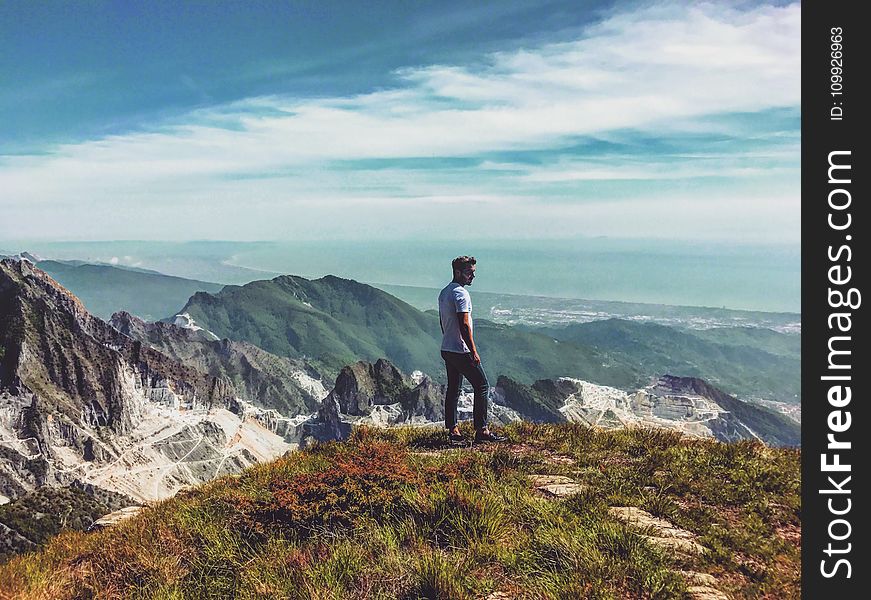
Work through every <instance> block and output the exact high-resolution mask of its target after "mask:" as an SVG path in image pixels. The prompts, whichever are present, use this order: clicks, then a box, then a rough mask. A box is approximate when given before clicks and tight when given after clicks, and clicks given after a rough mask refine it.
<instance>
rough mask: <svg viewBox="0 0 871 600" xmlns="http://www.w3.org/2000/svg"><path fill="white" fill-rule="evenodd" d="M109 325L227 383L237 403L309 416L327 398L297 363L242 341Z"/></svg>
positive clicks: (125, 321) (166, 328)
mask: <svg viewBox="0 0 871 600" xmlns="http://www.w3.org/2000/svg"><path fill="white" fill-rule="evenodd" d="M110 323H111V325H112V326H113V327H114V328H115V329H117V330H118V331H120V332H121V333H123V334H124V335H126V336H128V337H130V338H132V339H134V340H138V341H140V342H142V343H143V344H147V345H148V346H151V347H152V348H155V349H156V350H158V351H160V352H161V353H162V354H165V355H166V356H169V357H171V358H173V359H175V360H177V361H178V362H180V363H182V364H184V365H187V366H189V367H192V368H194V369H196V370H198V371H201V372H203V373H208V374H209V375H211V376H212V377H218V378H226V379H228V380H230V382H232V384H233V387H234V389H235V390H236V393H237V394H238V395H239V396H241V397H242V398H243V399H245V400H247V401H248V402H251V403H252V404H254V405H255V406H259V407H261V408H266V409H275V410H277V411H278V412H279V413H281V414H282V415H285V416H289V417H295V416H297V415H300V414H306V413H308V414H310V413H314V412H315V411H317V409H318V408H319V407H320V403H321V400H323V398H324V397H325V396H326V395H327V390H326V388H325V386H324V382H323V381H322V380H321V376H320V374H319V373H318V372H317V371H315V370H314V369H313V368H312V367H311V366H309V365H308V364H306V363H305V362H304V361H302V360H292V359H289V358H285V357H281V356H276V355H274V354H270V353H269V352H266V351H265V350H261V349H260V348H258V347H257V346H254V345H252V344H249V343H247V342H234V341H231V340H228V339H224V340H213V339H211V337H210V336H209V335H208V334H206V333H205V332H204V331H202V330H195V329H191V328H184V327H178V326H176V325H173V324H171V323H162V322H157V323H146V322H145V321H143V320H142V319H139V318H138V317H135V316H133V315H131V314H130V313H127V312H118V313H115V314H114V315H112V319H111V321H110Z"/></svg>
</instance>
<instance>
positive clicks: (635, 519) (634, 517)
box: [608, 506, 708, 556]
mask: <svg viewBox="0 0 871 600" xmlns="http://www.w3.org/2000/svg"><path fill="white" fill-rule="evenodd" d="M608 512H609V513H610V514H611V515H612V516H613V517H615V518H616V519H617V520H619V521H622V522H623V523H626V524H627V525H629V526H631V527H636V528H638V529H644V530H646V531H648V532H649V533H648V534H647V535H645V536H644V537H645V538H646V539H647V540H648V541H649V542H651V543H652V544H655V545H656V546H659V547H660V548H662V549H663V550H668V551H674V552H679V553H681V554H687V555H691V556H694V555H701V554H704V553H706V552H707V551H708V550H707V548H705V547H704V546H702V545H701V544H699V543H698V542H696V541H695V540H696V537H697V536H696V535H695V534H694V533H692V532H690V531H687V530H686V529H681V528H680V527H676V526H675V525H673V524H672V523H669V522H668V521H666V520H665V519H660V518H657V517H654V516H653V515H652V514H650V513H649V512H647V511H644V510H641V509H640V508H637V507H634V506H612V507H611V508H610V509H609V510H608Z"/></svg>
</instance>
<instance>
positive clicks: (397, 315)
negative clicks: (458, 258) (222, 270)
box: [183, 275, 643, 386]
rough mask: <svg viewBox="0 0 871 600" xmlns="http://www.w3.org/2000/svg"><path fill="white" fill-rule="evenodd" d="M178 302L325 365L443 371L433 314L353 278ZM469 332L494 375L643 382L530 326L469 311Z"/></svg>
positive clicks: (247, 337) (252, 286) (268, 345)
mask: <svg viewBox="0 0 871 600" xmlns="http://www.w3.org/2000/svg"><path fill="white" fill-rule="evenodd" d="M183 310H184V311H185V312H187V313H189V314H190V315H191V316H192V317H193V318H194V320H196V322H197V323H198V324H199V325H200V326H202V327H204V328H206V329H208V330H210V331H212V332H214V333H215V334H216V335H218V336H220V337H227V338H230V339H234V340H243V341H247V342H250V343H252V344H254V345H256V346H259V347H261V348H263V349H264V350H267V351H268V352H272V353H274V354H278V355H281V356H288V357H291V358H307V359H311V360H314V361H315V364H317V365H319V366H321V367H322V368H323V370H324V372H325V373H326V372H333V373H337V372H338V371H339V369H341V367H342V366H344V365H346V364H350V363H353V362H356V361H358V360H367V361H374V360H377V359H378V358H382V357H383V358H387V359H389V360H390V361H391V362H393V363H394V364H396V365H397V366H398V367H399V368H400V369H402V370H403V371H406V372H411V371H414V370H416V369H419V370H422V371H424V372H426V373H429V374H430V375H432V376H433V377H435V378H436V379H438V380H439V381H443V380H444V378H445V374H444V363H443V361H442V359H441V356H440V353H439V348H440V345H441V329H440V327H439V322H438V316H437V315H434V314H432V313H430V312H426V313H423V312H421V311H419V310H417V309H416V308H414V307H412V306H410V305H408V304H406V303H405V302H402V301H401V300H399V299H398V298H395V297H393V296H391V295H390V294H388V293H386V292H383V291H381V290H379V289H376V288H374V287H371V286H369V285H366V284H362V283H358V282H356V281H352V280H348V279H341V278H338V277H333V276H327V277H324V278H321V279H316V280H308V279H304V278H302V277H295V276H291V275H285V276H282V277H277V278H275V279H273V280H271V281H256V282H252V283H249V284H247V285H244V286H227V287H225V288H224V289H223V290H222V291H221V292H219V293H217V294H206V293H197V294H195V295H194V296H193V297H192V298H191V299H190V301H189V302H188V304H187V305H186V306H185V307H184V309H183ZM475 339H476V341H477V343H478V345H479V347H480V352H481V356H482V358H483V360H484V367H485V369H486V371H487V372H488V374H489V375H490V377H492V378H493V380H494V381H495V379H496V376H497V375H499V374H507V375H510V376H512V377H514V378H516V379H518V380H521V381H533V380H535V379H540V378H544V377H558V376H562V375H566V374H572V375H573V376H575V377H584V378H590V379H592V380H594V381H599V382H602V383H605V384H608V385H614V386H632V385H637V384H639V383H641V382H642V381H643V376H642V375H641V373H640V372H639V371H638V369H636V368H635V367H634V366H633V365H631V364H630V363H628V362H625V361H613V360H609V359H608V358H607V357H604V356H602V355H601V353H599V352H598V351H596V350H593V349H590V348H587V347H581V346H579V345H576V344H572V343H562V342H558V341H556V340H554V339H553V338H552V337H548V336H546V335H542V334H540V333H535V332H526V331H522V330H519V329H516V328H512V327H509V326H506V325H499V324H496V323H492V322H489V321H486V320H483V319H475Z"/></svg>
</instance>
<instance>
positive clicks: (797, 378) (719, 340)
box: [537, 319, 801, 404]
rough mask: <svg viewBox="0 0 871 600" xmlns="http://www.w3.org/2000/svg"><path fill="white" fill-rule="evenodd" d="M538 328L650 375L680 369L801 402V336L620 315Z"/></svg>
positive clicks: (754, 393) (744, 392)
mask: <svg viewBox="0 0 871 600" xmlns="http://www.w3.org/2000/svg"><path fill="white" fill-rule="evenodd" d="M537 331H539V332H541V333H543V334H545V335H549V336H553V337H554V338H556V339H558V340H561V341H564V342H572V343H575V344H579V345H584V346H587V347H590V348H593V349H595V350H597V351H598V352H600V353H602V355H604V356H606V357H608V359H609V360H611V361H615V362H619V363H629V364H633V365H636V366H637V368H638V369H640V370H641V371H642V372H643V373H645V374H646V375H648V376H660V375H663V374H665V373H676V374H680V375H682V376H686V377H699V378H702V379H705V380H706V381H709V382H711V383H713V384H714V385H716V386H717V387H719V388H721V389H723V390H725V391H727V392H728V393H730V394H736V395H740V396H742V397H745V398H761V399H765V400H777V401H780V402H787V403H794V404H795V403H800V402H801V336H800V335H798V334H784V333H778V332H776V331H772V330H770V329H762V328H746V327H734V328H733V327H730V328H715V329H707V330H679V329H675V328H673V327H667V326H665V325H658V324H656V323H639V322H635V321H625V320H620V319H607V320H602V321H593V322H590V323H580V324H573V325H569V326H567V327H564V328H547V329H537ZM584 379H588V378H587V377H584ZM594 381H598V380H595V379H594ZM602 383H604V381H603V382H602Z"/></svg>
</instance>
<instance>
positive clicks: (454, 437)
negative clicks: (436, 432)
mask: <svg viewBox="0 0 871 600" xmlns="http://www.w3.org/2000/svg"><path fill="white" fill-rule="evenodd" d="M448 440H450V441H451V442H452V443H458V442H465V441H466V436H464V435H463V434H462V433H459V434H457V433H450V432H449V433H448Z"/></svg>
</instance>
